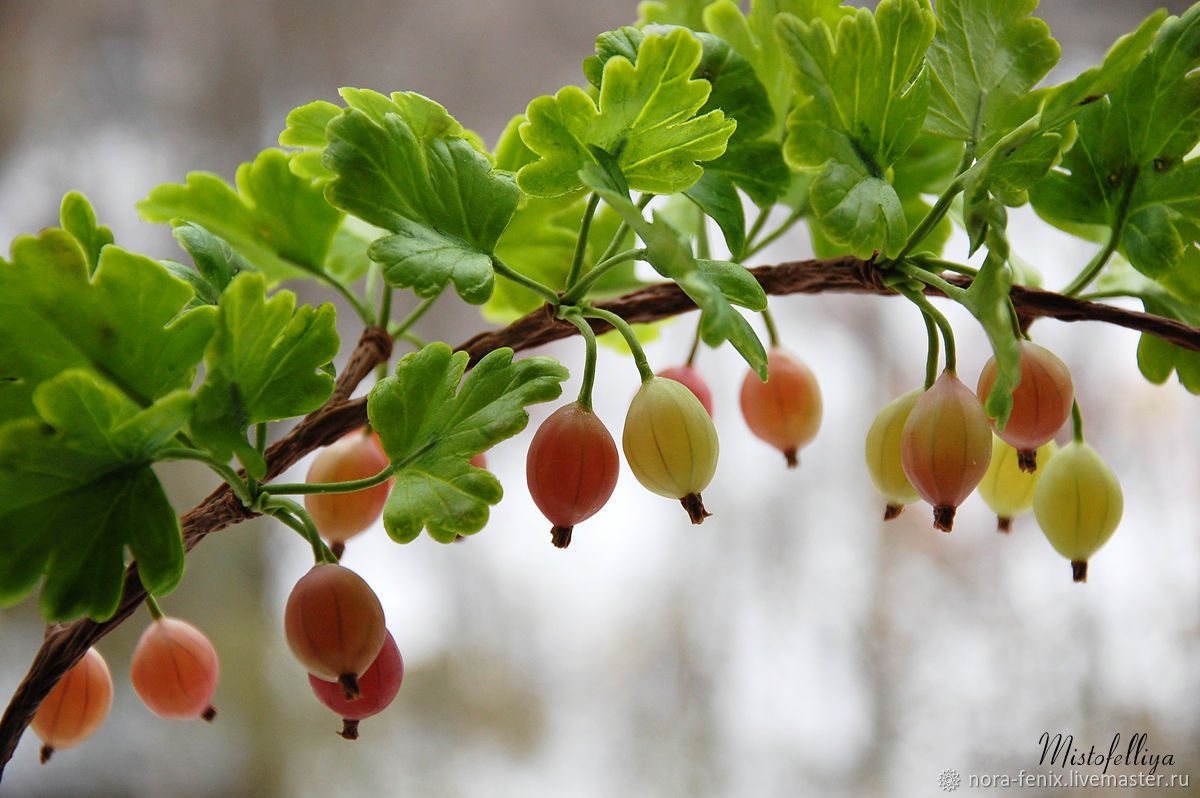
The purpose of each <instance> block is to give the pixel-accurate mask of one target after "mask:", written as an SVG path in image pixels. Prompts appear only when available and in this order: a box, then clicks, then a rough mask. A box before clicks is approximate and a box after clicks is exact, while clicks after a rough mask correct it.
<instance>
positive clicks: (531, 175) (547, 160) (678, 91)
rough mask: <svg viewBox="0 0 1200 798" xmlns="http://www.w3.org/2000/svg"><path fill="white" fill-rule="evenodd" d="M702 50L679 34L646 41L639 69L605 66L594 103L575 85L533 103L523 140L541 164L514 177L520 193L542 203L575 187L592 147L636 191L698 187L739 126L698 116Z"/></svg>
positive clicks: (705, 92) (623, 62) (703, 89)
mask: <svg viewBox="0 0 1200 798" xmlns="http://www.w3.org/2000/svg"><path fill="white" fill-rule="evenodd" d="M702 52H703V47H702V45H701V43H700V42H699V41H698V40H697V39H696V38H695V37H694V36H692V35H691V34H690V33H689V32H688V31H686V30H684V29H682V28H676V29H673V30H672V31H671V32H670V33H669V34H667V35H665V36H663V35H652V36H647V37H645V39H644V40H643V41H642V43H641V46H640V47H639V48H638V53H637V63H636V64H634V63H631V62H630V61H629V60H628V59H627V58H625V57H612V58H609V59H608V61H607V62H605V63H604V70H603V75H602V78H601V82H600V92H599V102H598V104H597V102H594V101H593V100H592V98H591V97H589V96H588V94H587V93H586V92H584V91H583V90H582V89H580V88H578V87H576V86H567V87H565V88H563V89H560V90H559V92H558V93H557V94H555V95H554V96H553V97H549V96H547V97H539V98H537V99H535V100H534V101H533V102H531V103H530V104H529V107H528V109H527V110H526V112H525V115H526V117H527V119H528V121H527V122H526V123H525V124H523V125H522V126H521V128H520V131H521V138H522V139H523V140H524V142H525V144H526V145H527V146H528V147H529V148H530V149H531V150H533V151H534V152H536V153H537V154H538V155H539V156H540V158H539V160H537V161H534V162H533V163H530V164H527V165H525V166H524V167H522V168H521V171H520V172H518V174H517V179H518V181H519V183H520V185H521V188H522V189H523V190H524V191H525V192H526V193H529V194H533V195H535V196H541V197H553V196H557V195H559V194H565V193H568V192H570V191H574V190H575V189H578V188H580V187H581V185H582V184H581V183H580V180H579V176H578V172H579V170H580V169H581V168H583V167H584V166H586V165H589V164H594V163H596V159H595V157H594V155H593V154H592V152H591V151H590V150H589V146H595V147H599V148H600V149H602V150H604V151H605V152H607V153H608V154H610V155H612V156H613V157H615V158H616V159H617V161H618V163H619V164H620V167H621V171H622V172H623V173H624V175H625V178H626V180H627V181H628V183H629V187H630V188H632V189H634V190H636V191H645V192H651V193H655V194H674V193H676V192H679V191H683V190H684V189H686V188H687V187H688V186H690V185H691V184H692V183H694V182H696V180H698V179H699V178H700V175H701V174H702V173H703V171H704V170H703V168H702V167H700V166H699V165H698V163H699V162H703V161H711V160H714V159H716V158H718V157H720V156H721V154H722V153H723V152H724V151H725V144H726V142H727V141H728V140H729V137H730V136H731V135H732V134H733V130H734V127H735V126H736V123H735V122H734V121H733V120H731V119H726V118H725V115H724V114H723V113H721V112H720V111H709V112H708V113H705V114H703V115H700V116H696V114H697V112H699V111H700V109H701V108H702V107H703V106H704V104H705V103H706V102H707V100H708V98H709V94H710V90H711V86H710V84H709V83H708V81H705V80H697V79H693V77H692V75H693V73H694V72H695V69H696V67H697V65H698V64H699V63H700V58H701V55H702Z"/></svg>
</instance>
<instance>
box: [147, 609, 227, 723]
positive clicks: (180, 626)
mask: <svg viewBox="0 0 1200 798" xmlns="http://www.w3.org/2000/svg"><path fill="white" fill-rule="evenodd" d="M219 671H220V667H219V665H218V662H217V652H216V649H214V648H213V645H212V643H211V642H209V639H208V638H207V637H205V635H204V633H203V632H201V631H200V630H199V629H197V628H196V627H195V626H192V625H191V624H190V623H188V622H187V621H184V620H181V619H179V618H168V617H162V618H156V619H155V620H154V621H152V622H151V623H150V625H149V626H147V627H146V631H144V632H142V636H141V638H140V639H139V640H138V644H137V647H136V648H135V649H134V650H133V659H132V660H131V661H130V663H129V679H130V681H131V682H133V689H134V691H135V692H136V693H137V694H138V697H139V698H141V699H142V703H143V704H145V705H146V707H147V708H148V709H149V710H150V711H151V712H153V713H154V714H155V715H158V716H160V717H163V718H172V719H174V720H190V719H192V718H204V719H205V720H208V721H211V720H212V719H213V718H214V717H216V714H217V711H216V710H215V709H214V708H213V706H212V698H213V694H214V693H216V691H217V677H218V675H219Z"/></svg>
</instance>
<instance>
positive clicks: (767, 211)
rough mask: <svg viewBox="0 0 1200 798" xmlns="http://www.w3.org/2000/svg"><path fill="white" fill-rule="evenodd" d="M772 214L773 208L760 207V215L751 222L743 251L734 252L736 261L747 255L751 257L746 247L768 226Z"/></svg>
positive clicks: (734, 260) (739, 261) (740, 260)
mask: <svg viewBox="0 0 1200 798" xmlns="http://www.w3.org/2000/svg"><path fill="white" fill-rule="evenodd" d="M770 216H771V208H759V209H758V216H755V217H754V222H753V223H751V225H750V229H749V230H747V231H746V242H745V243H744V244H742V251H741V252H737V253H734V254H735V257H734V258H733V262H734V263H741V262H742V261H744V260H745V259H746V258H747V257H749V253H748V252H747V251H746V248H747V247H749V246H750V245H751V244H753V243H754V239H755V238H757V237H758V234H759V233H761V232H762V231H763V228H764V227H766V226H767V219H769V218H770Z"/></svg>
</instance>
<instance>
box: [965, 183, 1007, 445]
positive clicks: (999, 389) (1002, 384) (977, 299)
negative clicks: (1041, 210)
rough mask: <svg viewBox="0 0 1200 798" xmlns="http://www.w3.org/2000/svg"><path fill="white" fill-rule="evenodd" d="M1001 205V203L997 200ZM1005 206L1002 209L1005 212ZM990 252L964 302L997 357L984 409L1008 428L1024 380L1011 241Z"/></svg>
mask: <svg viewBox="0 0 1200 798" xmlns="http://www.w3.org/2000/svg"><path fill="white" fill-rule="evenodd" d="M997 205H999V203H997ZM1003 207H1004V206H1003V205H999V209H1000V211H1001V212H1002V211H1003ZM990 229H991V230H1003V226H1002V225H999V224H995V225H990ZM989 247H990V251H989V252H988V256H987V257H986V258H985V259H984V261H983V266H982V267H981V268H980V269H979V274H978V275H976V277H975V279H974V280H973V281H972V283H971V287H970V288H968V289H967V292H966V296H965V298H964V299H963V302H962V304H963V305H964V306H965V307H966V308H967V310H969V311H970V312H971V314H972V315H973V316H975V318H976V319H978V320H979V323H980V325H982V326H983V330H984V332H985V333H987V336H988V340H989V341H991V344H992V351H993V353H994V354H995V357H996V382H995V383H994V384H993V386H992V392H991V393H990V394H988V396H987V399H986V401H985V402H984V406H983V409H984V410H985V411H986V412H987V414H988V415H989V416H991V417H992V418H994V419H996V425H997V426H998V427H999V428H1000V429H1004V425H1005V424H1006V423H1007V422H1008V416H1009V414H1010V413H1011V412H1012V391H1013V388H1015V387H1016V385H1017V382H1019V381H1020V379H1021V348H1020V342H1019V341H1018V340H1017V334H1016V331H1015V330H1014V328H1013V320H1012V309H1011V307H1012V306H1011V303H1010V302H1009V293H1010V291H1011V290H1012V279H1013V278H1012V272H1011V271H1010V270H1009V268H1008V266H1007V264H1006V263H1005V259H1006V257H1007V244H1004V245H1003V246H998V245H997V242H996V241H995V240H992V241H991V242H990V243H989Z"/></svg>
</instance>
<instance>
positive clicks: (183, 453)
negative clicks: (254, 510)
mask: <svg viewBox="0 0 1200 798" xmlns="http://www.w3.org/2000/svg"><path fill="white" fill-rule="evenodd" d="M155 459H157V460H161V461H164V462H168V461H172V460H195V461H197V462H200V463H204V464H205V465H206V466H208V467H209V468H210V469H212V470H213V471H215V472H216V473H217V475H218V476H219V477H221V479H223V480H225V482H226V483H227V484H228V485H229V488H230V490H232V491H233V495H234V496H236V497H237V499H238V501H240V502H241V503H242V505H243V506H245V507H253V506H254V494H253V492H252V491H251V490H250V487H249V486H248V485H247V484H246V482H245V481H243V480H242V478H241V477H240V476H238V473H237V472H236V471H234V470H233V469H232V468H231V467H230V466H229V465H228V464H226V463H221V462H218V461H217V460H215V459H213V456H212V455H211V454H209V453H208V452H205V451H201V450H200V449H188V448H185V447H182V446H179V447H173V448H169V449H162V450H160V451H159V452H158V454H157V456H156V458H155Z"/></svg>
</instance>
